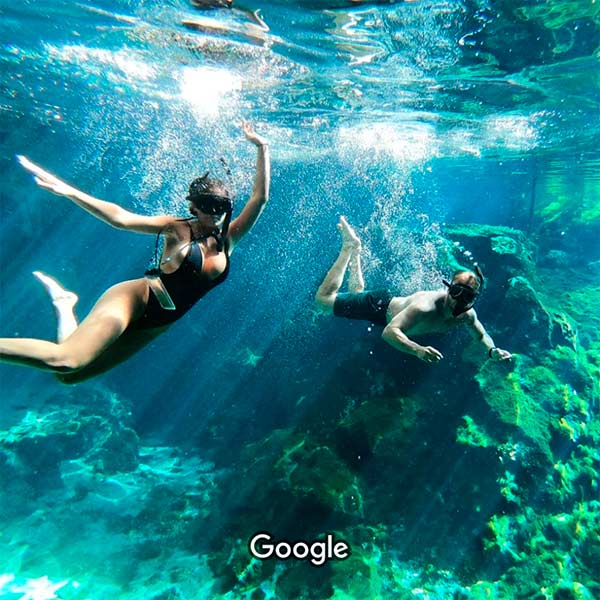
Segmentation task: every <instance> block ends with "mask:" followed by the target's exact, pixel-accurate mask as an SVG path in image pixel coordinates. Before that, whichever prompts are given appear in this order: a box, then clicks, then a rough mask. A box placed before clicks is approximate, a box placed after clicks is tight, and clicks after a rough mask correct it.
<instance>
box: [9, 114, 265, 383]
mask: <svg viewBox="0 0 600 600" xmlns="http://www.w3.org/2000/svg"><path fill="white" fill-rule="evenodd" d="M243 131H244V135H245V137H246V139H247V140H248V141H250V142H251V143H252V144H254V145H255V146H256V147H257V152H258V156H257V162H256V174H255V178H254V187H253V190H252V195H251V197H250V199H249V200H248V202H247V203H246V205H245V206H244V208H243V210H242V212H241V213H240V215H239V216H238V217H236V218H235V219H233V220H231V212H232V198H231V195H230V193H229V191H228V190H227V189H226V187H225V185H224V184H223V183H222V182H221V181H219V180H217V179H212V178H209V177H208V173H206V174H205V175H203V176H202V177H198V178H197V179H194V181H193V182H192V183H191V185H190V188H189V194H188V196H187V200H188V201H189V210H190V213H191V214H192V215H193V217H192V218H191V219H180V218H177V217H173V216H167V215H162V216H154V217H150V216H145V215H138V214H134V213H131V212H129V211H127V210H125V209H123V208H121V207H120V206H118V205H116V204H113V203H112V202H106V201H104V200H99V199H97V198H94V197H92V196H89V195H88V194H85V193H84V192H82V191H80V190H78V189H76V188H74V187H72V186H70V185H68V184H67V183H65V182H64V181H61V180H60V179H58V178H57V177H55V176H54V175H52V174H51V173H49V172H48V171H45V170H44V169H42V168H40V167H38V166H37V165H35V164H34V163H32V162H31V161H29V160H28V159H27V158H25V157H24V156H21V157H19V161H20V163H21V164H22V165H23V167H24V168H25V169H27V170H28V171H30V172H31V173H32V174H33V175H34V177H35V181H36V183H37V184H38V185H39V186H40V187H42V188H44V189H45V190H48V191H50V192H53V193H54V194H57V195H59V196H66V197H67V198H69V199H70V200H72V201H73V202H74V203H75V204H77V205H78V206H80V207H81V208H83V209H85V210H86V211H88V212H89V213H91V214H92V215H94V216H95V217H97V218H98V219H101V220H102V221H105V222H106V223H108V224H109V225H112V226H113V227H116V228H118V229H125V230H128V231H135V232H138V233H148V234H154V235H156V236H157V246H156V251H155V265H154V268H153V269H150V270H149V271H147V272H146V276H145V277H143V278H140V279H134V280H131V281H124V282H122V283H119V284H117V285H114V286H113V287H111V288H109V289H108V290H107V291H106V292H104V294H102V296H101V297H100V299H99V300H98V301H97V302H96V304H95V305H94V307H93V308H92V310H91V312H90V313H89V315H88V316H87V317H86V318H85V319H84V320H83V321H82V323H81V324H80V325H77V321H76V320H75V317H74V313H73V308H74V306H75V302H76V301H77V296H76V295H75V294H73V293H72V292H68V291H66V290H64V289H63V288H62V287H61V286H60V285H59V284H58V283H57V282H56V281H54V280H53V279H52V278H50V277H48V276H46V275H44V274H42V273H40V272H35V275H36V276H37V277H38V278H39V279H40V281H41V282H42V283H43V284H44V285H45V287H46V290H47V291H48V293H49V294H50V296H51V297H52V300H53V303H54V306H55V308H56V312H57V316H58V343H53V342H47V341H44V340H38V339H26V338H16V339H10V338H3V339H0V360H2V361H4V362H9V363H14V364H19V365H28V366H32V367H36V368H38V369H43V370H47V371H52V372H54V373H55V374H56V375H57V376H58V378H59V379H60V380H61V381H64V382H65V383H73V382H76V381H82V380H83V379H88V378H89V377H92V376H94V375H97V374H99V373H102V372H104V371H107V370H108V369H110V368H112V367H113V366H115V365H116V364H118V363H120V362H122V361H123V360H125V359H126V358H128V357H130V356H131V355H132V354H134V353H135V352H137V351H138V350H139V349H140V348H142V347H143V346H145V345H146V344H147V343H148V342H150V341H151V340H153V339H154V338H155V337H156V336H157V335H159V334H160V333H162V332H163V331H164V330H165V329H166V328H167V327H168V326H169V325H170V324H171V323H173V322H174V321H176V320H177V319H179V317H181V316H182V315H183V314H185V313H186V312H187V311H188V310H189V309H190V308H191V307H192V306H193V305H194V304H195V303H196V302H197V301H198V300H199V299H200V298H202V296H204V295H205V294H206V293H207V292H208V291H210V290H211V289H212V288H214V287H215V286H217V285H219V283H221V282H222V281H224V280H225V279H226V277H227V274H228V272H229V256H230V255H231V252H232V250H233V248H234V246H235V244H237V242H238V241H239V240H240V239H241V238H242V237H243V236H244V235H245V234H246V233H247V232H248V231H249V230H250V229H251V228H252V226H253V225H254V223H256V221H257V219H258V218H259V216H260V214H261V212H262V210H263V208H264V206H265V204H266V202H267V200H268V198H269V183H270V160H269V150H268V144H267V142H266V141H265V140H264V138H263V137H261V136H259V135H257V134H256V133H255V132H254V129H253V128H252V126H251V125H250V124H249V123H246V122H244V124H243ZM161 234H162V235H164V248H163V252H162V256H161V257H160V260H159V258H158V238H159V236H160V235H161Z"/></svg>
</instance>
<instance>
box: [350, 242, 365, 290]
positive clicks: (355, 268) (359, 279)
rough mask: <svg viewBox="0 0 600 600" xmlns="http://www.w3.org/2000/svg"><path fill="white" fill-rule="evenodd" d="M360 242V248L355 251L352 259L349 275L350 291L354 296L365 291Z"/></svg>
mask: <svg viewBox="0 0 600 600" xmlns="http://www.w3.org/2000/svg"><path fill="white" fill-rule="evenodd" d="M360 251H361V246H360V242H359V244H358V247H357V248H355V249H354V252H353V253H352V256H351V257H350V263H349V267H350V272H349V274H348V291H349V292H352V293H353V294H360V293H361V292H364V291H365V280H364V277H363V273H362V265H361V263H360Z"/></svg>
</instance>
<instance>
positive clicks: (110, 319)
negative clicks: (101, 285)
mask: <svg viewBox="0 0 600 600" xmlns="http://www.w3.org/2000/svg"><path fill="white" fill-rule="evenodd" d="M148 293H149V290H148V284H147V283H146V281H145V280H144V279H135V280H133V281H125V282H123V283H119V284H118V285H115V286H113V287H112V288H110V289H109V290H107V291H106V292H104V294H103V295H102V296H101V297H100V299H99V300H98V302H96V304H95V306H94V308H92V310H91V312H90V314H89V315H88V316H87V317H86V318H85V319H84V321H83V322H82V323H81V325H79V327H77V329H76V330H75V331H74V332H73V333H72V334H71V335H70V336H69V337H68V338H67V339H65V340H64V341H63V342H61V343H58V344H55V343H53V342H46V341H44V340H36V339H8V338H3V339H0V360H3V361H4V362H10V363H15V364H20V365H29V366H32V367H36V368H38V369H43V370H47V371H54V372H58V373H68V372H72V371H78V370H79V369H82V368H83V367H85V366H86V365H88V364H90V363H91V362H92V361H93V360H94V359H96V358H97V357H98V356H100V355H101V354H102V353H103V352H104V351H105V350H106V349H107V348H109V346H110V345H111V344H112V343H113V342H115V340H117V339H118V338H119V336H121V334H122V333H123V332H124V331H125V330H126V329H127V326H128V325H129V324H130V323H131V321H132V320H134V319H135V318H136V317H138V316H140V315H141V314H142V312H143V311H144V308H145V306H146V304H147V302H148Z"/></svg>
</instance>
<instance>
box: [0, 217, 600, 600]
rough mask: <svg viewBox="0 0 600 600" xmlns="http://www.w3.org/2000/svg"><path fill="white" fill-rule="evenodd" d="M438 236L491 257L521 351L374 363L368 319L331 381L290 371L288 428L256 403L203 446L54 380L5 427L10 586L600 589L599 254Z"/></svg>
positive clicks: (488, 296) (456, 593)
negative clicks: (347, 552)
mask: <svg viewBox="0 0 600 600" xmlns="http://www.w3.org/2000/svg"><path fill="white" fill-rule="evenodd" d="M445 235H446V237H447V242H446V245H445V247H444V252H445V255H446V259H447V260H448V261H449V262H450V263H452V264H455V265H456V266H460V265H461V264H462V263H463V262H464V256H465V254H464V251H465V249H469V250H470V251H471V252H472V254H473V255H474V256H477V260H478V261H479V264H481V265H482V268H483V269H484V272H485V274H486V279H487V284H486V290H485V292H484V293H485V302H482V304H483V307H482V311H481V313H482V315H480V316H482V319H483V321H484V322H485V323H486V324H489V328H490V331H491V333H492V335H493V336H494V338H495V339H496V340H497V343H499V345H500V344H501V345H502V346H503V347H507V348H508V349H510V350H511V351H514V352H515V357H514V360H512V361H511V362H510V363H502V364H498V363H494V362H491V361H487V360H486V357H485V356H482V355H481V353H478V352H476V351H475V350H474V349H473V348H472V347H467V348H466V349H465V350H464V351H463V350H462V348H463V343H462V341H461V340H459V341H460V343H457V340H456V339H452V340H450V342H449V343H448V345H447V347H446V348H445V350H444V353H445V355H446V357H447V359H446V360H445V361H443V362H442V363H440V364H439V365H436V377H432V376H431V371H430V367H428V366H427V365H423V364H421V363H418V364H416V363H415V361H414V360H413V359H411V358H410V357H404V356H401V355H398V353H396V352H394V351H393V350H391V349H389V350H388V349H385V348H384V349H382V350H377V352H375V353H374V354H373V355H372V359H371V360H370V361H369V363H368V365H367V364H366V363H365V360H364V356H365V355H367V353H368V352H371V349H372V348H373V343H374V342H373V339H372V338H369V337H367V336H356V339H355V340H354V342H353V345H352V346H350V347H348V348H347V349H345V351H344V357H343V359H339V360H337V362H332V363H331V365H330V366H329V367H330V370H331V372H330V380H329V381H327V382H322V383H320V384H318V385H316V384H314V383H311V382H310V380H309V378H306V377H305V376H304V374H302V377H300V376H299V378H298V380H296V381H292V380H290V381H287V382H286V387H285V388H284V389H285V390H286V392H287V394H288V395H287V397H286V402H287V404H290V403H291V405H292V408H293V410H292V412H285V411H283V409H282V410H281V412H280V413H278V415H279V416H278V419H279V420H280V421H281V422H283V423H285V426H277V427H271V428H270V429H269V430H268V431H267V430H265V429H263V430H261V429H259V428H258V427H256V428H255V429H252V430H250V429H249V428H248V429H247V430H246V437H245V438H244V437H243V436H240V435H239V431H240V429H239V428H238V424H239V423H242V422H244V421H245V420H246V421H247V419H248V414H247V407H244V406H243V404H241V405H240V406H231V407H230V408H229V409H228V410H224V411H221V412H220V413H219V415H218V416H215V417H213V418H212V419H211V420H210V422H209V423H208V425H207V427H209V428H210V431H211V432H212V437H211V438H210V439H209V440H208V444H209V445H210V446H211V448H212V455H211V456H210V458H211V460H208V459H206V458H204V459H203V460H200V459H199V458H198V456H199V455H200V452H199V451H198V449H196V448H194V447H193V445H190V446H187V447H185V448H184V447H183V446H182V447H181V448H180V449H177V448H176V447H167V446H159V445H152V444H149V443H148V442H145V441H143V440H141V439H140V438H139V437H138V435H137V434H136V432H135V431H134V428H133V421H132V415H131V407H129V406H125V405H124V402H123V400H122V399H120V398H118V397H117V396H116V395H114V394H113V393H111V392H110V391H108V390H106V389H103V388H102V387H97V388H90V387H86V388H85V389H86V390H87V391H86V393H87V397H85V398H82V397H80V395H81V392H80V391H77V390H70V391H66V392H64V393H61V394H60V395H55V396H52V395H50V396H49V397H47V398H45V399H44V401H43V402H42V403H41V405H40V408H39V409H37V410H36V411H33V410H32V411H29V412H26V413H24V414H23V415H21V419H20V421H16V424H15V425H13V426H12V427H10V428H9V429H7V430H5V431H2V432H0V484H1V487H0V499H1V501H2V513H1V514H0V521H1V525H2V531H3V534H2V538H1V540H0V552H1V554H2V556H3V557H6V558H5V565H4V566H5V568H4V571H5V572H6V574H5V575H4V576H3V577H4V579H0V586H2V588H1V589H2V590H3V592H2V593H3V594H4V593H5V592H6V596H3V597H7V598H19V597H26V596H25V594H26V593H28V592H29V591H31V590H33V589H36V586H37V588H40V589H41V588H44V586H45V588H44V589H47V590H51V589H54V590H55V592H56V594H57V596H56V597H60V598H65V599H67V598H74V599H75V598H77V599H79V598H81V599H83V598H88V597H119V598H139V597H144V598H146V599H154V600H166V599H170V600H171V599H180V598H181V599H184V598H186V599H187V598H208V597H210V598H214V599H215V600H219V599H222V600H229V599H231V598H236V599H237V598H239V599H248V600H261V599H268V598H269V599H270V598H282V599H285V598H294V599H331V600H347V599H359V600H377V599H383V598H399V599H405V598H406V599H409V598H411V599H412V598H423V599H431V598H436V599H437V598H440V599H445V598H456V599H463V598H464V599H479V598H481V599H483V598H486V599H487V598H498V599H500V598H523V599H532V598H535V599H540V600H542V599H563V598H568V599H571V598H572V599H580V600H581V599H583V600H585V599H592V598H597V597H599V596H600V581H599V578H598V573H600V532H599V530H598V523H599V522H600V500H599V491H600V490H599V478H598V472H599V470H600V451H599V448H600V420H599V419H598V413H599V411H600V387H599V386H600V384H599V381H600V377H599V374H600V356H599V350H600V328H599V327H598V315H597V314H596V313H595V312H594V311H592V314H590V311H589V306H590V305H593V306H596V305H597V303H595V299H596V298H597V299H598V300H600V297H598V295H599V294H600V292H599V291H598V287H597V285H596V284H595V283H594V281H592V279H593V278H592V277H591V275H590V273H589V272H588V271H587V268H586V269H583V270H582V269H580V268H577V265H575V266H574V267H573V268H572V270H568V269H567V267H565V266H564V265H561V266H560V268H559V267H556V266H552V265H548V264H546V265H545V266H544V267H543V268H538V265H537V258H536V257H537V256H539V248H538V247H536V245H535V244H534V243H533V242H532V240H531V239H530V237H528V236H526V235H524V234H523V233H522V232H519V231H517V230H512V229H509V228H506V227H490V226H481V225H463V226H455V227H452V228H448V230H447V231H446V233H445ZM462 266H465V265H464V264H463V265H462ZM466 266H468V265H466ZM569 269H570V267H569ZM557 282H559V284H558V285H557ZM561 282H562V283H561ZM567 282H568V285H567ZM594 303H595V304H594ZM306 326H307V328H308V327H310V326H314V327H315V328H316V327H317V325H312V321H310V323H309V321H307V324H306ZM281 343H282V345H285V340H282V342H281ZM440 343H442V342H440ZM461 358H463V359H464V360H463V361H461ZM310 360H311V359H310V357H305V358H304V362H303V368H304V369H305V370H308V371H310V370H311V369H315V370H317V369H318V366H317V364H316V361H317V358H315V359H314V361H315V362H313V363H311V362H310ZM266 362H267V361H266V360H264V361H263V360H261V361H259V362H258V363H257V364H256V365H255V366H254V367H253V370H254V371H256V377H258V378H259V379H260V378H261V377H264V376H265V373H266V371H265V372H261V369H267V368H268V367H267V366H265V364H264V363H266ZM267 403H271V404H270V405H268V404H267ZM269 408H271V410H272V412H274V413H277V411H278V410H279V409H278V407H277V405H276V404H274V403H273V396H269V397H267V398H266V399H265V405H264V406H263V407H259V410H268V409H269ZM286 410H288V411H289V410H290V409H289V407H286ZM294 410H295V412H294ZM202 455H203V456H208V455H209V453H208V452H203V453H202ZM261 530H266V531H269V532H272V533H273V535H274V536H275V537H276V538H277V539H287V540H290V541H292V540H299V539H303V540H307V541H308V540H317V539H321V538H322V537H323V536H324V534H325V533H326V532H330V533H332V534H334V535H335V537H336V538H338V539H343V540H345V541H347V542H348V543H349V544H350V546H351V549H352V554H351V556H350V557H349V558H348V559H346V560H344V561H329V562H327V563H326V564H325V565H323V566H321V567H315V566H312V565H311V564H309V563H308V561H306V560H304V561H287V562H284V561H280V560H267V561H260V560H258V559H256V558H253V557H251V556H250V554H249V551H248V540H249V539H250V537H251V536H252V535H253V534H254V533H256V532H257V531H261ZM44 577H45V578H46V579H44ZM139 590H143V592H140V591H139ZM140 593H141V594H142V595H140ZM10 594H12V595H10ZM47 597H52V596H47Z"/></svg>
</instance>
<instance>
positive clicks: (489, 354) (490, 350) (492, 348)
mask: <svg viewBox="0 0 600 600" xmlns="http://www.w3.org/2000/svg"><path fill="white" fill-rule="evenodd" d="M494 350H498V348H496V346H492V347H491V348H490V349H489V350H488V356H489V357H490V358H494V357H493V356H492V353H493V352H494Z"/></svg>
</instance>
